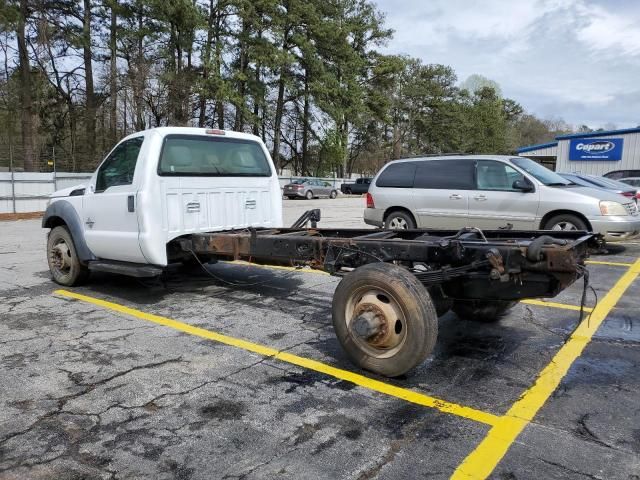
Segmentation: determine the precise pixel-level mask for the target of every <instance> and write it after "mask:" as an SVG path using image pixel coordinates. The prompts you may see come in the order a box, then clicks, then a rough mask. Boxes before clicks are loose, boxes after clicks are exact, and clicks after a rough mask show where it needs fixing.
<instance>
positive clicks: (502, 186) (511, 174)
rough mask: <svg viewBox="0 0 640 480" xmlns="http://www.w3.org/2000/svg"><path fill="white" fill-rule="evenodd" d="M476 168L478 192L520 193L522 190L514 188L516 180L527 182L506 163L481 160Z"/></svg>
mask: <svg viewBox="0 0 640 480" xmlns="http://www.w3.org/2000/svg"><path fill="white" fill-rule="evenodd" d="M476 168H477V182H478V190H502V191H512V192H520V191H521V190H519V189H517V188H513V182H515V181H516V180H522V181H524V182H526V181H527V180H526V179H525V177H524V175H522V174H521V173H520V172H518V171H517V170H516V169H514V168H512V167H510V166H509V165H507V164H506V163H502V162H495V161H493V160H479V161H478V164H477V167H476ZM527 183H528V182H527Z"/></svg>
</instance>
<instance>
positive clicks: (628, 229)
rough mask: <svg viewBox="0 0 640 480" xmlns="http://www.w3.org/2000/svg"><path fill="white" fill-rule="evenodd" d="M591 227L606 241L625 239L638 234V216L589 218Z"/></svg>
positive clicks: (639, 232) (639, 226)
mask: <svg viewBox="0 0 640 480" xmlns="http://www.w3.org/2000/svg"><path fill="white" fill-rule="evenodd" d="M589 222H590V223H591V228H592V229H593V231H594V232H595V233H600V234H601V235H603V236H604V238H605V240H607V241H608V242H615V241H616V240H627V239H629V238H633V237H635V236H637V235H639V234H640V218H639V217H631V216H626V217H616V216H602V217H596V218H590V219H589Z"/></svg>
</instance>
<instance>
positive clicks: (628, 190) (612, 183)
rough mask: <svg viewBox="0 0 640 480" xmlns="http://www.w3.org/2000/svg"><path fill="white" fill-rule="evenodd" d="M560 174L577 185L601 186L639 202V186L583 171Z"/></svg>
mask: <svg viewBox="0 0 640 480" xmlns="http://www.w3.org/2000/svg"><path fill="white" fill-rule="evenodd" d="M558 175H560V176H561V177H563V178H566V179H567V180H569V181H570V182H573V183H575V184H576V185H582V186H583V187H595V188H601V189H603V190H606V191H608V192H611V193H617V194H618V195H622V196H624V197H627V198H632V199H634V200H635V201H636V203H638V198H640V196H639V195H640V194H639V193H638V189H637V188H633V187H632V186H631V185H629V184H627V183H622V182H619V181H617V180H611V179H610V178H605V177H598V176H596V175H585V174H583V173H558Z"/></svg>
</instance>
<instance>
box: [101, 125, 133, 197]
mask: <svg viewBox="0 0 640 480" xmlns="http://www.w3.org/2000/svg"><path fill="white" fill-rule="evenodd" d="M143 141H144V137H137V138H132V139H131V140H127V141H125V142H122V143H121V144H120V145H118V146H117V147H116V148H115V150H113V152H111V155H109V156H108V157H107V159H106V160H105V161H104V162H102V165H100V169H99V170H98V175H97V177H96V190H95V192H96V193H100V192H104V191H105V190H106V189H107V188H109V187H115V186H117V185H131V184H132V183H133V174H134V172H135V170H136V162H137V161H138V154H139V153H140V149H141V148H142V142H143Z"/></svg>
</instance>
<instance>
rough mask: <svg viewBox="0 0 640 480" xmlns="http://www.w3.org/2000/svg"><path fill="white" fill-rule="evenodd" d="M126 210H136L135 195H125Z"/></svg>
mask: <svg viewBox="0 0 640 480" xmlns="http://www.w3.org/2000/svg"><path fill="white" fill-rule="evenodd" d="M127 210H128V211H129V212H135V211H136V204H135V197H134V196H133V195H129V196H128V197H127Z"/></svg>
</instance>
